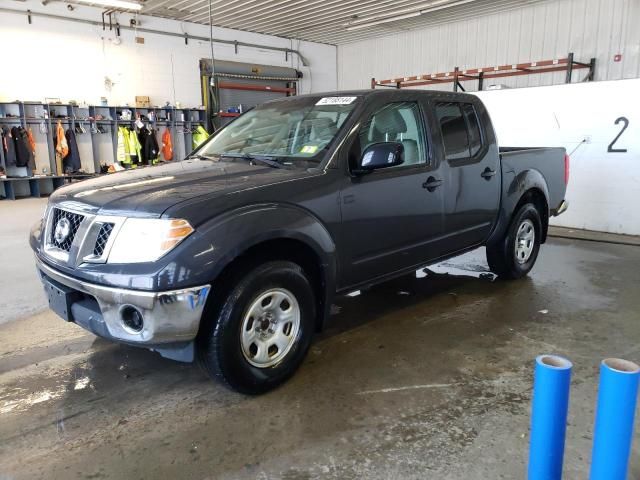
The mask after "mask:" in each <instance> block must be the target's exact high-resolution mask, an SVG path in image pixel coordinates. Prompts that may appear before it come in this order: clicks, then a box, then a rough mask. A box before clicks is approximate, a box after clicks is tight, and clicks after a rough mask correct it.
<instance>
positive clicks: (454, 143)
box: [431, 97, 501, 253]
mask: <svg viewBox="0 0 640 480" xmlns="http://www.w3.org/2000/svg"><path fill="white" fill-rule="evenodd" d="M453 98H456V100H454V99H453ZM453 98H452V97H443V98H436V99H435V100H434V101H433V106H432V109H431V111H432V112H433V113H434V117H435V119H434V120H435V124H436V128H437V129H438V130H439V135H438V137H439V139H440V142H441V143H440V145H439V146H440V148H439V149H438V155H439V157H440V159H441V161H442V163H443V165H445V166H446V168H445V169H444V170H443V175H444V176H443V178H444V191H445V194H444V234H445V236H446V242H445V248H446V253H452V252H455V251H458V250H461V249H464V248H467V247H470V246H473V245H475V244H479V243H481V242H483V241H484V240H485V239H486V238H487V237H488V236H489V233H490V232H491V228H492V226H493V223H494V221H495V218H496V216H497V213H498V208H499V204H500V189H501V185H500V182H501V178H500V160H499V155H498V151H497V148H496V145H495V141H494V140H493V135H492V132H486V131H485V129H484V128H483V122H482V121H481V119H482V118H484V117H485V116H486V112H485V111H484V109H483V107H482V105H481V104H480V103H479V102H474V101H473V99H469V101H458V100H457V98H459V97H453Z"/></svg>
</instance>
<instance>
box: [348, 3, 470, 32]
mask: <svg viewBox="0 0 640 480" xmlns="http://www.w3.org/2000/svg"><path fill="white" fill-rule="evenodd" d="M475 1H476V0H458V1H454V2H451V1H449V0H436V1H432V2H429V3H427V4H425V5H424V6H423V7H422V8H419V9H417V10H416V9H415V7H414V9H412V11H409V12H407V10H408V9H404V10H399V11H397V12H395V13H396V14H395V15H391V16H388V17H382V16H377V17H369V18H363V19H356V20H353V21H352V22H350V23H348V24H346V27H347V28H346V30H347V31H353V30H360V29H362V28H369V27H373V26H375V25H381V24H383V23H390V22H397V21H399V20H405V19H407V18H413V17H419V16H420V15H424V14H425V13H430V12H435V11H437V10H443V9H445V8H449V7H457V6H458V5H464V4H465V3H471V2H475ZM447 2H448V3H447ZM404 12H407V13H404Z"/></svg>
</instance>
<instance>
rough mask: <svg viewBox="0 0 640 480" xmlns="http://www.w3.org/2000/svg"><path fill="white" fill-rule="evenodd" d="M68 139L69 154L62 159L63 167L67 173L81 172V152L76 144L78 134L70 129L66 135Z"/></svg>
mask: <svg viewBox="0 0 640 480" xmlns="http://www.w3.org/2000/svg"><path fill="white" fill-rule="evenodd" d="M64 136H65V137H66V139H67V145H68V146H69V153H67V156H66V157H64V158H63V159H62V162H63V163H62V165H63V167H64V171H65V173H73V172H77V171H78V170H80V167H81V166H82V163H81V162H80V151H79V150H78V143H77V142H76V133H75V132H74V131H73V130H71V129H68V130H67V131H66V132H65V135H64Z"/></svg>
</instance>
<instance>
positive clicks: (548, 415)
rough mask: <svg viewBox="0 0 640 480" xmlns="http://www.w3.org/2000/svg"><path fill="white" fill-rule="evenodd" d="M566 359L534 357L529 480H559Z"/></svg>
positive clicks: (568, 365)
mask: <svg viewBox="0 0 640 480" xmlns="http://www.w3.org/2000/svg"><path fill="white" fill-rule="evenodd" d="M572 367H573V365H572V364H571V362H570V361H569V360H567V359H566V358H563V357H558V356H555V355H540V356H539V357H537V358H536V367H535V371H534V375H533V400H532V405H531V441H530V443H529V468H528V478H529V480H560V479H561V478H562V460H563V457H564V437H565V432H566V428H567V412H568V410H569V386H570V384H571V368H572Z"/></svg>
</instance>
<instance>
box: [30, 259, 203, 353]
mask: <svg viewBox="0 0 640 480" xmlns="http://www.w3.org/2000/svg"><path fill="white" fill-rule="evenodd" d="M36 266H37V268H38V271H39V272H40V274H41V278H43V276H45V277H47V278H48V279H49V280H53V281H54V282H57V283H59V284H62V285H64V286H65V287H67V288H70V289H73V290H75V291H78V292H81V293H82V294H85V295H86V296H88V297H91V298H93V299H95V301H96V302H97V304H98V306H99V310H100V312H99V313H95V312H92V316H90V315H89V314H87V315H86V316H90V317H91V318H86V319H83V321H79V320H80V319H77V320H76V323H78V324H79V325H81V326H83V327H85V328H87V329H90V330H91V331H93V332H94V333H98V334H100V333H99V332H96V330H99V331H102V330H100V329H96V328H89V327H87V326H86V325H88V323H87V322H91V324H95V322H96V321H97V322H104V327H106V332H108V335H103V336H107V337H111V338H112V339H114V340H120V341H123V342H126V343H130V344H138V345H140V346H149V347H154V346H157V345H158V344H163V343H172V342H173V343H175V342H190V341H192V340H193V339H194V338H195V337H196V334H197V333H198V328H199V326H200V318H201V317H202V312H203V310H204V306H205V303H206V301H207V296H208V295H209V291H210V290H211V286H210V285H202V286H199V287H193V288H186V289H181V290H171V291H165V292H146V291H141V290H129V289H121V288H113V287H105V286H102V285H96V284H93V283H88V282H85V281H82V280H79V279H75V278H72V277H70V276H68V275H65V274H62V273H60V272H58V271H57V270H55V269H53V268H51V267H49V266H48V265H47V264H45V263H44V262H42V261H41V260H40V259H39V258H38V257H36ZM43 281H44V278H43ZM126 305H131V306H133V307H135V308H136V309H138V310H139V311H140V312H141V313H142V315H143V318H144V324H143V327H142V329H141V330H140V331H139V332H135V331H132V330H130V329H129V328H127V327H126V326H125V325H124V324H123V322H122V318H121V310H122V308H123V307H124V306H126ZM100 316H101V317H102V318H97V317H100ZM94 317H95V318H94ZM100 325H101V324H100Z"/></svg>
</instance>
